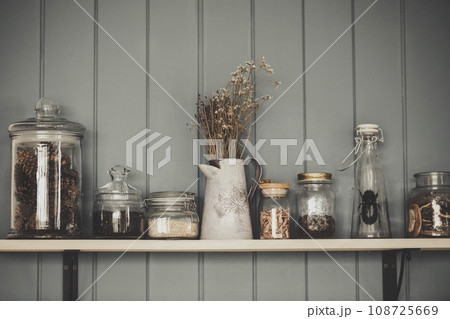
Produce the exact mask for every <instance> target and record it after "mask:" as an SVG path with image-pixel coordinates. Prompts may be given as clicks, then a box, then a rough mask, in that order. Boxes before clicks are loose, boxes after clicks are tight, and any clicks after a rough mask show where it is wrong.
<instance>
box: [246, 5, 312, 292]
mask: <svg viewBox="0 0 450 319" xmlns="http://www.w3.org/2000/svg"><path fill="white" fill-rule="evenodd" d="M280 48H286V49H283V50H280ZM302 50H303V46H302V2H301V1H291V0H287V1H286V0H283V1H277V2H274V1H270V0H256V1H255V51H256V54H255V55H256V58H259V57H261V56H264V57H265V58H266V60H267V62H268V63H269V64H271V65H272V67H273V69H274V71H275V76H274V78H275V79H276V80H277V81H280V82H281V85H280V87H279V88H277V89H275V88H273V85H271V84H270V83H267V82H265V79H264V78H263V77H264V76H265V75H264V74H262V75H261V79H260V80H259V81H258V82H257V88H256V96H257V97H259V96H262V95H265V94H270V95H272V97H273V99H272V101H269V102H268V103H267V104H265V105H264V107H263V108H262V109H261V111H259V112H258V114H257V116H256V118H258V117H259V116H260V115H262V116H261V118H259V119H258V121H257V122H256V124H255V125H254V128H253V130H254V131H255V132H256V140H257V141H258V140H260V139H266V140H267V141H266V142H265V144H264V145H263V147H262V148H261V152H260V154H261V156H262V158H263V159H264V160H265V161H266V163H267V165H265V166H263V174H264V178H271V179H273V180H275V181H278V182H283V183H289V184H290V185H291V190H290V199H291V201H290V202H291V212H292V216H293V217H294V218H295V214H294V212H295V188H296V180H297V173H300V172H303V167H302V166H296V165H295V161H296V160H297V157H298V154H299V152H300V148H301V145H302V144H303V140H304V134H303V131H304V125H303V79H300V80H299V81H298V82H297V83H296V84H295V85H294V86H292V88H291V89H290V90H289V91H287V92H286V93H285V94H284V95H283V96H282V97H281V98H280V99H279V100H278V101H277V102H275V103H274V104H273V107H271V105H272V102H274V101H275V100H276V99H277V98H278V97H279V96H281V94H283V92H284V91H285V90H286V89H287V88H288V87H289V86H290V85H291V84H292V83H293V82H294V81H295V80H296V79H297V78H298V77H299V76H300V75H301V74H302V72H303V64H302V61H303V52H302ZM265 110H267V112H266V113H265V114H264V115H263V112H264V111H265ZM270 139H297V141H298V145H297V146H290V147H289V148H288V157H287V159H288V161H287V165H280V164H281V163H280V147H279V146H276V145H270ZM258 199H259V198H258ZM257 220H258V219H255V221H257ZM291 226H292V227H291V230H292V235H293V236H294V235H295V230H296V227H295V222H294V221H293V220H291ZM304 255H305V254H304V253H295V254H291V253H264V254H259V253H258V254H257V268H256V270H257V299H258V300H303V299H304V298H305V276H304V271H305V261H304ZM276 265H278V266H276Z"/></svg>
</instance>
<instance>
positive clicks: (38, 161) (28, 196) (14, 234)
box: [8, 98, 85, 238]
mask: <svg viewBox="0 0 450 319" xmlns="http://www.w3.org/2000/svg"><path fill="white" fill-rule="evenodd" d="M35 112H36V118H31V119H28V120H25V121H22V122H17V123H13V124H11V125H10V126H9V129H8V130H9V134H10V137H11V145H12V179H11V231H10V233H9V234H8V238H73V237H77V236H79V235H80V232H81V205H80V197H81V139H82V138H83V134H84V132H85V128H84V126H83V125H81V124H79V123H75V122H70V121H67V120H65V119H62V118H60V117H59V113H60V110H59V107H58V105H56V104H55V103H54V102H52V101H50V100H48V99H46V98H42V99H40V100H39V101H38V103H37V104H36V107H35Z"/></svg>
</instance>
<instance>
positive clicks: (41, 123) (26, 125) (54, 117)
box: [8, 97, 86, 138]
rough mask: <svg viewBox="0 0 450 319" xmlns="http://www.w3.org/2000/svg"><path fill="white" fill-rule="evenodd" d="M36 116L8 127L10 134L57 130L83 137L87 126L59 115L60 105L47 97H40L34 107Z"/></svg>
mask: <svg viewBox="0 0 450 319" xmlns="http://www.w3.org/2000/svg"><path fill="white" fill-rule="evenodd" d="M34 111H35V113H36V117H35V118H29V119H27V120H25V121H21V122H16V123H13V124H11V125H10V126H9V127H8V131H9V134H10V136H11V137H12V136H15V135H18V134H19V133H22V132H30V131H55V132H61V133H71V134H73V135H75V136H78V137H80V138H81V137H83V134H84V132H85V131H86V128H85V127H84V126H83V125H82V124H80V123H76V122H71V121H68V120H66V119H63V118H61V117H59V113H60V112H61V111H60V108H59V106H58V105H57V104H56V103H55V102H53V101H52V100H49V99H47V98H45V97H43V98H41V99H39V101H38V102H37V103H36V106H35V108H34Z"/></svg>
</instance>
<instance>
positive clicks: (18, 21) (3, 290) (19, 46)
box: [0, 1, 40, 300]
mask: <svg viewBox="0 0 450 319" xmlns="http://www.w3.org/2000/svg"><path fill="white" fill-rule="evenodd" d="M39 6H40V3H39V1H27V2H23V1H20V2H19V1H1V2H0V21H1V23H2V26H1V28H0V41H1V43H2V44H3V45H2V48H1V52H0V54H1V59H0V74H1V76H2V81H1V83H0V105H1V108H2V116H1V117H0V127H1V128H2V133H1V134H0V147H1V149H2V153H1V154H2V155H1V156H0V178H1V181H2V185H1V189H2V191H1V192H0V199H1V202H2V203H3V208H2V211H1V214H0V236H1V237H5V236H6V235H7V234H8V232H9V230H10V226H11V222H10V221H11V219H10V218H11V217H10V216H11V215H10V208H9V207H10V202H11V191H10V189H11V186H10V181H11V158H10V156H11V155H10V154H11V152H10V148H11V147H10V141H9V138H8V133H7V131H6V128H7V127H8V125H9V124H10V123H12V122H15V121H21V120H23V119H25V118H27V117H31V116H32V115H33V108H34V105H35V104H36V102H37V100H38V98H39V78H40V77H39V43H40V41H39V25H40V19H39V17H40V10H39ZM36 256H37V255H36V254H0V269H1V271H0V282H1V283H2V284H1V285H0V299H1V300H36V299H37V290H38V289H37V281H38V278H37V274H38V273H37V257H36Z"/></svg>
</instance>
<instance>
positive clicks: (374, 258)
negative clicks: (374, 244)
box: [357, 251, 406, 301]
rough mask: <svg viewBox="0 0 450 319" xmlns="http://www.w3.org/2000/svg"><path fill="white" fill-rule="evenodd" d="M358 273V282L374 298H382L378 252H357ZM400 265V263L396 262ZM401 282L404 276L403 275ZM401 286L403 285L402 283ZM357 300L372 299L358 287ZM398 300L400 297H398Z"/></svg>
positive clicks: (380, 267) (380, 265)
mask: <svg viewBox="0 0 450 319" xmlns="http://www.w3.org/2000/svg"><path fill="white" fill-rule="evenodd" d="M358 256H359V258H358V261H359V262H358V265H357V266H358V268H359V269H358V273H359V284H360V285H361V287H362V288H364V289H365V290H366V291H367V292H368V293H369V294H370V295H371V296H372V297H373V298H374V299H375V300H377V301H380V300H383V280H382V278H383V273H382V268H383V267H382V263H381V253H380V252H375V251H371V252H359V253H358ZM398 265H399V267H400V264H398ZM403 280H404V281H403V284H404V283H405V281H406V276H405V277H403ZM403 287H405V286H404V285H403ZM358 291H359V300H364V301H372V298H371V297H370V296H368V295H367V293H365V292H364V290H363V289H361V288H359V289H358ZM399 300H400V299H399Z"/></svg>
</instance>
